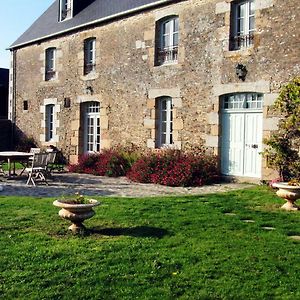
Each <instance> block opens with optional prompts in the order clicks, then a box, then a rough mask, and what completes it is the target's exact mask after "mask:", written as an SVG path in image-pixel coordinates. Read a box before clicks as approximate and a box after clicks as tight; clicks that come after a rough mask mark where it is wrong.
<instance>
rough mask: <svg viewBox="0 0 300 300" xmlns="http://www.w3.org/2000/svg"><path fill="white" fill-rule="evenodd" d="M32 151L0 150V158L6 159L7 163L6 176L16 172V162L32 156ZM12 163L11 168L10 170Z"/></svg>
mask: <svg viewBox="0 0 300 300" xmlns="http://www.w3.org/2000/svg"><path fill="white" fill-rule="evenodd" d="M32 156H33V154H32V153H28V152H19V151H2V152H0V158H3V159H5V160H7V164H8V178H10V177H12V176H13V175H17V174H16V164H15V163H16V162H24V160H28V159H29V157H32ZM12 163H13V170H12Z"/></svg>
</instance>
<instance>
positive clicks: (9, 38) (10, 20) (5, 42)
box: [0, 0, 54, 68]
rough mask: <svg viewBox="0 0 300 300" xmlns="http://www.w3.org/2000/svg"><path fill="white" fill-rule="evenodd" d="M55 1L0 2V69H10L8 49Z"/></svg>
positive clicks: (10, 0)
mask: <svg viewBox="0 0 300 300" xmlns="http://www.w3.org/2000/svg"><path fill="white" fill-rule="evenodd" d="M53 2H54V0H0V68H9V63H10V51H8V50H5V49H6V48H8V47H9V46H10V45H11V44H12V43H13V42H14V41H15V40H16V39H17V38H18V37H19V36H20V35H21V34H22V33H23V32H24V31H26V30H27V29H28V28H29V27H30V25H31V24H32V23H33V22H34V21H35V20H36V19H37V18H38V17H39V16H40V15H41V14H42V13H43V12H44V11H45V10H46V9H47V8H48V7H49V6H50V5H51V4H52V3H53Z"/></svg>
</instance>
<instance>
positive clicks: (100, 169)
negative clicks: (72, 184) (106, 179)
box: [69, 150, 130, 177]
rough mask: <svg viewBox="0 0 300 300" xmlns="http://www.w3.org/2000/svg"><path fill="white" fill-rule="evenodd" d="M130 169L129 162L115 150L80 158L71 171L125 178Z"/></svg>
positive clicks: (70, 167) (71, 167)
mask: <svg viewBox="0 0 300 300" xmlns="http://www.w3.org/2000/svg"><path fill="white" fill-rule="evenodd" d="M129 168H130V164H129V162H128V161H127V160H126V159H125V158H124V157H123V156H122V155H121V154H119V153H118V152H117V151H115V150H104V151H103V152H101V153H95V154H87V155H83V156H81V157H80V158H79V161H78V164H76V165H70V166H69V171H70V172H74V173H85V174H93V175H99V176H110V177H117V176H124V175H125V174H126V172H127V170H128V169H129Z"/></svg>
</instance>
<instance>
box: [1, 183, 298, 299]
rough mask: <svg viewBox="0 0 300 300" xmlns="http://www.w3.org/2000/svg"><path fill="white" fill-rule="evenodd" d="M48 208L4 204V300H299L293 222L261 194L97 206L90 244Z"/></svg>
mask: <svg viewBox="0 0 300 300" xmlns="http://www.w3.org/2000/svg"><path fill="white" fill-rule="evenodd" d="M53 200H54V199H49V198H48V199H45V198H43V199H42V198H19V197H0V219H1V223H0V253H1V256H0V298H3V299H300V288H299V279H300V273H299V254H300V242H299V241H296V240H292V239H290V238H289V236H290V235H300V225H299V220H300V216H299V212H285V211H281V210H280V209H279V207H280V206H281V205H282V204H283V201H282V200H281V199H279V198H277V197H276V196H275V194H274V192H273V191H270V190H269V189H267V188H264V187H256V188H253V189H247V190H243V191H235V192H230V193H222V194H214V195H203V196H187V197H181V196H180V197H159V198H158V197H157V198H143V199H129V198H102V199H100V201H101V202H102V206H99V207H97V208H96V211H97V214H96V215H95V216H94V217H93V218H92V219H91V220H88V221H86V222H85V223H86V226H87V227H89V228H90V229H91V232H90V233H89V234H87V235H86V236H73V235H72V234H71V233H69V232H68V231H67V227H68V225H69V224H68V222H67V221H64V220H61V219H60V218H59V217H58V215H57V213H58V209H57V208H56V207H54V206H52V202H53ZM228 213H230V214H228ZM245 220H252V221H254V222H252V223H248V222H245ZM263 227H274V228H275V229H274V230H266V229H264V228H263Z"/></svg>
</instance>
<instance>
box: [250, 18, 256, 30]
mask: <svg viewBox="0 0 300 300" xmlns="http://www.w3.org/2000/svg"><path fill="white" fill-rule="evenodd" d="M254 20H255V19H254V16H253V17H250V18H249V31H253V30H254Z"/></svg>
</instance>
